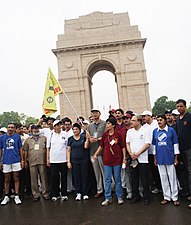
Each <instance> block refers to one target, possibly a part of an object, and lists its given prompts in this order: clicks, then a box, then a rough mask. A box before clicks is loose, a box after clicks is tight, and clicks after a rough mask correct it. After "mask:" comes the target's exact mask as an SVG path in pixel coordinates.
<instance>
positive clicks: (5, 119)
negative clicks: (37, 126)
mask: <svg viewBox="0 0 191 225" xmlns="http://www.w3.org/2000/svg"><path fill="white" fill-rule="evenodd" d="M189 104H190V103H189ZM173 109H176V101H172V100H168V97H167V96H161V97H160V98H158V99H157V100H156V101H155V103H154V107H153V108H152V113H153V114H154V115H159V114H163V113H164V112H165V111H166V110H173ZM188 111H189V112H191V105H189V106H188ZM37 121H38V119H37V118H35V117H32V116H26V115H25V114H24V113H18V112H14V111H11V112H3V113H2V114H0V126H1V127H7V124H8V123H9V122H15V123H22V124H23V125H26V126H28V125H29V124H31V123H37Z"/></svg>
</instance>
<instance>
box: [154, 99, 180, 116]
mask: <svg viewBox="0 0 191 225" xmlns="http://www.w3.org/2000/svg"><path fill="white" fill-rule="evenodd" d="M175 108H176V101H168V97H167V96H161V97H160V98H158V99H157V100H156V102H155V103H154V107H153V109H152V112H153V114H154V115H159V114H163V113H165V111H166V110H173V109H175Z"/></svg>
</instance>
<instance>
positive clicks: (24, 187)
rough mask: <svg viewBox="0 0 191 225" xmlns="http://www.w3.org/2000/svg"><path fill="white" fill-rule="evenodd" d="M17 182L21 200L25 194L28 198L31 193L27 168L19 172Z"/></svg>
mask: <svg viewBox="0 0 191 225" xmlns="http://www.w3.org/2000/svg"><path fill="white" fill-rule="evenodd" d="M19 182H20V185H19V193H20V196H21V198H23V197H24V195H25V194H26V195H28V196H30V195H31V194H32V191H31V179H30V170H29V167H28V168H24V169H22V170H21V171H19Z"/></svg>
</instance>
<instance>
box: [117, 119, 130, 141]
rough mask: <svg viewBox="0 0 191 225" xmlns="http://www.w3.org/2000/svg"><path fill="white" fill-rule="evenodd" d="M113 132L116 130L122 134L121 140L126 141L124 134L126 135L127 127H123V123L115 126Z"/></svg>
mask: <svg viewBox="0 0 191 225" xmlns="http://www.w3.org/2000/svg"><path fill="white" fill-rule="evenodd" d="M115 130H117V131H118V132H119V133H121V134H122V137H123V140H124V141H125V140H126V134H127V130H128V129H127V127H126V126H125V124H124V123H122V124H120V125H119V124H116V127H115Z"/></svg>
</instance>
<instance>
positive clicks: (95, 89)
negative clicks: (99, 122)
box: [91, 70, 119, 119]
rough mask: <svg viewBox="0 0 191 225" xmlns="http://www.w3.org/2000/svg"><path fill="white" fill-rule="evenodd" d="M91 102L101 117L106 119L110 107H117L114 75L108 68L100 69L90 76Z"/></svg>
mask: <svg viewBox="0 0 191 225" xmlns="http://www.w3.org/2000/svg"><path fill="white" fill-rule="evenodd" d="M91 81H92V85H91V91H92V103H93V107H96V108H98V109H99V110H100V112H101V118H103V119H106V118H107V117H108V112H109V110H110V109H113V108H114V109H116V108H119V100H118V91H117V83H116V77H115V75H114V74H113V73H111V72H110V71H108V70H101V71H98V72H96V73H95V74H94V76H93V77H92V80H91Z"/></svg>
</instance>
